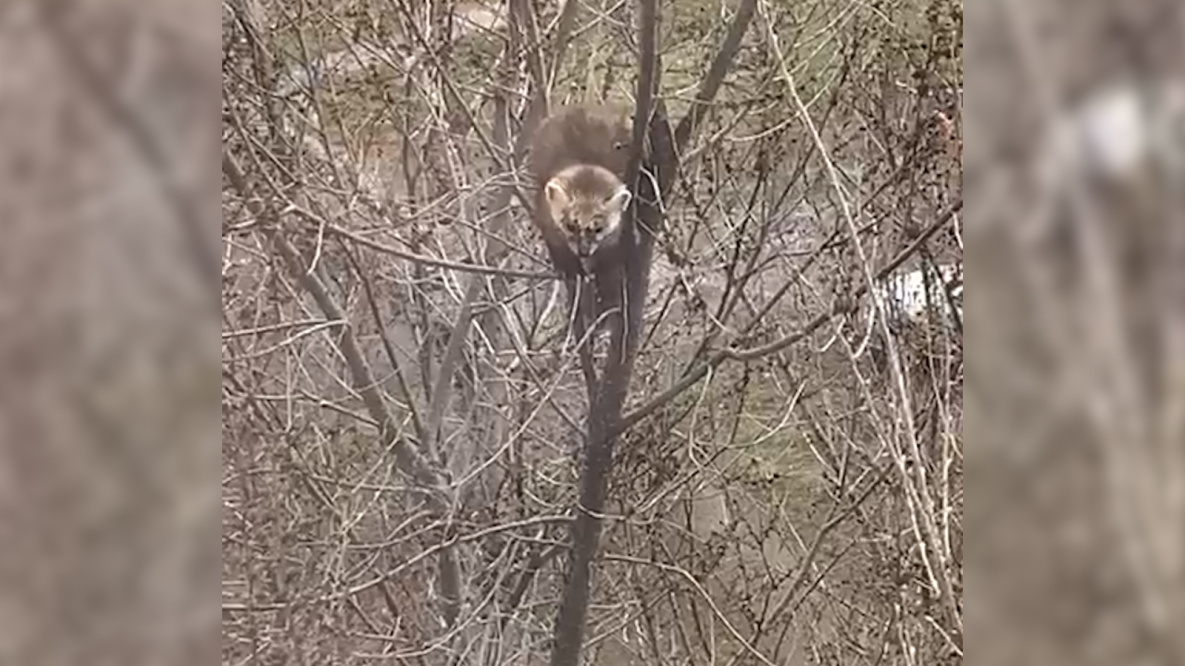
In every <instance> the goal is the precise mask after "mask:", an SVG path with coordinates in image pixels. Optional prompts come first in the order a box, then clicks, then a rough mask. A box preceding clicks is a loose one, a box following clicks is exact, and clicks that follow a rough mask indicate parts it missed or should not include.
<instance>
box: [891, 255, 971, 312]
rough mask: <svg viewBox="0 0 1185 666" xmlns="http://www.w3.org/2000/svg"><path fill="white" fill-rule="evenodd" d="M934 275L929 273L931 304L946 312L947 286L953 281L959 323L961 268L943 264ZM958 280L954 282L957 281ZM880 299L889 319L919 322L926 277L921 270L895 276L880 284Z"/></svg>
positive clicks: (923, 303) (924, 298)
mask: <svg viewBox="0 0 1185 666" xmlns="http://www.w3.org/2000/svg"><path fill="white" fill-rule="evenodd" d="M935 268H937V269H938V270H937V273H938V274H937V275H935V274H933V273H931V274H930V298H929V303H930V305H932V306H934V307H936V308H938V310H939V311H940V312H942V313H944V314H945V313H946V312H947V311H948V310H947V307H948V303H947V298H946V285H947V284H950V283H951V282H955V284H954V285H953V286H952V290H951V296H952V297H953V298H952V300H954V304H955V312H956V313H957V314H958V316H959V319H960V321H961V320H962V318H963V304H962V300H963V281H962V270H961V267H960V266H957V265H954V264H943V265H939V266H936V267H935ZM956 281H957V282H956ZM881 296H882V297H883V298H884V299H885V305H886V307H887V308H888V310H889V316H890V317H893V316H900V317H903V318H904V319H906V320H908V321H915V322H916V321H920V320H922V319H923V318H924V317H925V316H926V304H927V299H926V276H925V275H924V274H923V272H922V269H921V268H918V269H914V270H912V271H909V272H906V273H898V274H896V275H893V276H891V277H889V278H888V279H886V280H885V281H884V283H883V284H882V285H881Z"/></svg>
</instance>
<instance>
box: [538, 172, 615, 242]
mask: <svg viewBox="0 0 1185 666" xmlns="http://www.w3.org/2000/svg"><path fill="white" fill-rule="evenodd" d="M546 192H547V204H548V207H549V209H550V212H551V219H552V220H554V221H555V223H556V225H558V226H559V227H560V229H562V230H563V232H564V234H565V235H567V237H568V243H569V245H570V246H571V247H572V251H573V252H575V253H576V256H578V257H582V258H584V257H589V256H591V255H592V253H593V252H595V251H596V250H597V248H598V247H600V246H601V244H602V243H604V242H605V241H606V240H607V239H609V238H611V237H613V236H614V235H615V234H616V233H617V231H618V230H619V229H620V228H621V215H622V213H623V212H624V211H625V207H626V206H628V205H629V202H630V191H629V190H628V189H627V188H626V187H625V186H624V185H622V184H620V183H617V184H616V188H615V189H610V190H607V191H602V192H581V191H574V190H573V189H572V188H571V187H570V186H569V184H568V183H567V182H565V180H564V179H563V178H560V177H556V178H552V179H551V180H550V181H548V182H547V188H546Z"/></svg>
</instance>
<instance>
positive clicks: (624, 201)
mask: <svg viewBox="0 0 1185 666" xmlns="http://www.w3.org/2000/svg"><path fill="white" fill-rule="evenodd" d="M629 138H630V130H629V125H628V123H627V122H626V121H625V117H624V114H623V113H622V112H621V111H620V110H618V109H616V108H614V107H610V106H597V107H584V106H577V107H569V108H566V109H562V110H560V111H557V112H556V113H554V114H552V115H551V116H550V117H548V118H547V120H545V121H544V122H543V124H542V125H540V127H539V129H538V131H537V132H536V133H535V136H534V137H533V141H532V143H531V152H530V170H531V175H532V177H533V178H534V181H535V186H536V195H535V211H534V216H533V218H532V221H533V222H534V224H535V226H536V227H537V228H538V229H539V231H540V233H541V234H542V235H543V241H544V243H545V244H546V245H547V248H548V251H549V253H550V254H551V258H552V262H553V263H554V264H555V267H556V269H557V270H559V271H560V272H561V273H562V274H564V275H565V276H566V277H569V278H571V277H575V276H576V275H579V274H590V273H595V272H600V270H599V269H600V268H601V267H604V266H605V265H606V264H612V263H614V260H615V259H617V258H618V257H617V255H618V254H619V253H617V252H616V251H615V250H616V248H617V247H618V246H619V245H620V241H621V233H620V232H621V228H622V224H621V217H622V214H623V213H624V212H625V209H626V207H627V206H628V205H629V202H630V198H631V196H630V191H629V188H627V187H626V186H625V184H624V183H623V182H622V180H621V178H622V175H623V174H624V173H625V168H626V162H627V160H628V157H629V156H628V154H627V153H628V151H629Z"/></svg>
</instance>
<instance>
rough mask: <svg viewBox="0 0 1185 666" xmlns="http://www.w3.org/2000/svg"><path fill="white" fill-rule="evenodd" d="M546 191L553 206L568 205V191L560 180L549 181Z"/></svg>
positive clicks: (561, 206)
mask: <svg viewBox="0 0 1185 666" xmlns="http://www.w3.org/2000/svg"><path fill="white" fill-rule="evenodd" d="M545 191H546V192H547V203H549V204H551V207H552V208H563V207H565V206H567V205H568V191H567V190H566V189H564V186H563V185H561V184H560V182H559V181H558V180H554V179H553V180H549V181H547V185H546V187H545Z"/></svg>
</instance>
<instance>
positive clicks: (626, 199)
mask: <svg viewBox="0 0 1185 666" xmlns="http://www.w3.org/2000/svg"><path fill="white" fill-rule="evenodd" d="M630 198H631V195H630V191H629V189H627V188H626V187H624V186H623V187H620V188H618V189H617V191H616V192H614V193H613V196H611V197H609V200H608V201H606V202H605V207H606V208H608V209H609V210H611V211H614V212H617V213H623V212H625V207H626V206H628V205H630Z"/></svg>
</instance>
